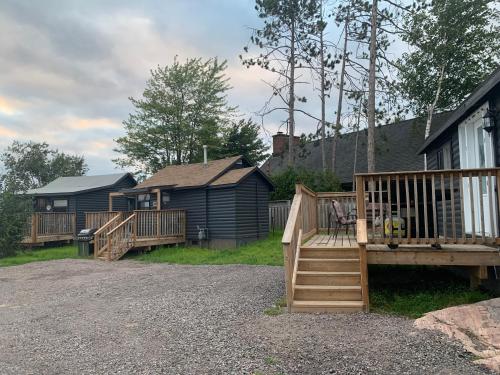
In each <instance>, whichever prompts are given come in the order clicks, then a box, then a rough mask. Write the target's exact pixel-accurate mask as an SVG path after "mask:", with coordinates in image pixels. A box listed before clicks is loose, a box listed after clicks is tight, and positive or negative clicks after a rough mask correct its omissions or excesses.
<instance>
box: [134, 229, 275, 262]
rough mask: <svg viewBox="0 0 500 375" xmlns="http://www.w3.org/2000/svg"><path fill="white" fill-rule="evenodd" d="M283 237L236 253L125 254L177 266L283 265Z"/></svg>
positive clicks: (193, 250) (182, 250)
mask: <svg viewBox="0 0 500 375" xmlns="http://www.w3.org/2000/svg"><path fill="white" fill-rule="evenodd" d="M281 237H282V233H280V232H276V233H271V234H269V238H267V239H264V240H259V241H255V242H252V243H250V244H248V245H244V246H241V247H239V248H237V249H203V248H199V247H164V248H161V249H157V250H153V251H151V252H149V253H146V254H142V255H133V254H127V255H126V257H129V258H132V259H134V260H142V261H145V262H155V263H163V262H166V263H177V264H253V265H269V266H282V265H283V251H282V249H281Z"/></svg>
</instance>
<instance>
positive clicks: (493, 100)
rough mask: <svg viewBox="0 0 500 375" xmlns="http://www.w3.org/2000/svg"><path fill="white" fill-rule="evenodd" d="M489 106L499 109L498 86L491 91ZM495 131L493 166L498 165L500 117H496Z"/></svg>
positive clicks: (499, 92)
mask: <svg viewBox="0 0 500 375" xmlns="http://www.w3.org/2000/svg"><path fill="white" fill-rule="evenodd" d="M490 108H496V110H497V111H500V87H499V88H498V89H497V90H496V91H495V92H494V93H493V95H492V97H491V99H490ZM494 132H495V138H494V141H495V145H494V147H495V151H496V164H495V166H497V167H500V119H499V118H498V117H497V128H496V129H495V130H494Z"/></svg>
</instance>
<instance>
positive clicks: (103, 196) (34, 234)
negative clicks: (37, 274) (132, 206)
mask: <svg viewBox="0 0 500 375" xmlns="http://www.w3.org/2000/svg"><path fill="white" fill-rule="evenodd" d="M136 184H137V182H136V181H135V179H134V178H133V177H132V175H131V174H130V173H117V174H108V175H100V176H75V177H59V178H57V179H55V180H54V181H52V182H51V183H49V184H47V185H45V186H43V187H41V188H39V189H32V190H29V191H28V194H29V195H31V196H32V199H33V209H34V214H33V216H32V219H31V223H30V225H29V226H30V228H28V233H27V238H26V239H25V241H24V242H25V243H45V242H51V241H59V240H70V239H72V238H73V237H74V236H75V234H77V233H78V232H79V231H80V230H81V229H83V228H84V227H85V213H88V212H97V211H106V210H107V208H108V205H109V193H110V192H113V191H116V190H119V189H125V188H132V187H134V186H135V185H136ZM113 204H114V208H115V209H116V210H119V211H127V210H129V206H128V204H129V203H128V201H127V199H125V198H123V197H116V198H114V200H113Z"/></svg>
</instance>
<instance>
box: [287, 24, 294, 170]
mask: <svg viewBox="0 0 500 375" xmlns="http://www.w3.org/2000/svg"><path fill="white" fill-rule="evenodd" d="M290 34H291V35H290V82H289V84H290V92H289V98H288V166H289V167H292V166H293V164H294V150H293V149H294V147H293V146H294V138H295V137H294V134H295V118H294V115H295V19H294V18H292V24H291V28H290Z"/></svg>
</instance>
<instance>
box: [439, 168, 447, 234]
mask: <svg viewBox="0 0 500 375" xmlns="http://www.w3.org/2000/svg"><path fill="white" fill-rule="evenodd" d="M440 174H441V176H440V177H441V178H440V180H441V209H442V210H443V236H444V242H445V243H446V242H447V237H448V234H447V229H448V228H447V227H448V220H446V216H447V215H446V214H447V212H446V210H447V208H446V189H445V186H444V172H441V173H440Z"/></svg>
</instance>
